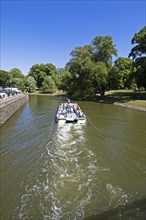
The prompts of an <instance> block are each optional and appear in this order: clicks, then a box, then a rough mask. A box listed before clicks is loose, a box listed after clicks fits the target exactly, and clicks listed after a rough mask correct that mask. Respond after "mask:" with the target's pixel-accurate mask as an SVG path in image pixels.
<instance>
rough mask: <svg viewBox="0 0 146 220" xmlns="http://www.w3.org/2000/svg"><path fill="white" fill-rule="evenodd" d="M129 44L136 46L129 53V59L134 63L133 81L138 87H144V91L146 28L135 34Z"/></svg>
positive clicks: (145, 82) (145, 80)
mask: <svg viewBox="0 0 146 220" xmlns="http://www.w3.org/2000/svg"><path fill="white" fill-rule="evenodd" d="M131 43H132V44H133V45H135V44H136V45H135V46H134V47H133V48H132V50H131V52H130V53H129V57H132V58H133V60H134V61H135V62H134V66H135V67H136V71H135V79H136V82H137V85H138V87H144V88H145V90H146V26H144V27H143V28H142V29H141V30H140V31H139V32H138V33H135V35H134V37H133V38H132V41H131Z"/></svg>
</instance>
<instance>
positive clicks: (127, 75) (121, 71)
mask: <svg viewBox="0 0 146 220" xmlns="http://www.w3.org/2000/svg"><path fill="white" fill-rule="evenodd" d="M108 78H109V79H108V80H109V87H110V89H124V88H128V89H129V88H130V87H132V86H133V84H134V81H133V60H131V59H129V58H125V57H119V58H118V59H116V60H115V62H114V66H113V67H112V69H111V71H110V72H109V76H108Z"/></svg>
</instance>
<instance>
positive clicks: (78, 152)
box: [0, 96, 146, 220]
mask: <svg viewBox="0 0 146 220" xmlns="http://www.w3.org/2000/svg"><path fill="white" fill-rule="evenodd" d="M64 101H65V100H63V98H59V97H48V96H30V97H29V102H28V103H27V104H25V105H24V106H23V107H22V108H21V109H20V110H19V111H17V112H16V113H15V114H14V115H13V116H12V117H11V118H10V119H9V120H8V121H7V122H6V123H5V124H4V125H3V126H2V127H1V148H0V154H1V174H0V177H1V180H0V181H1V195H0V196H1V197H0V198H1V201H0V202H1V214H0V216H1V220H11V219H12V220H92V219H97V220H114V219H115V220H121V219H122V220H123V219H124V220H139V219H145V217H146V213H145V210H146V206H145V204H146V199H145V198H146V190H145V186H146V164H145V162H146V136H145V135H146V127H145V126H146V125H145V123H146V116H145V112H142V111H138V110H133V109H128V108H122V107H118V106H112V105H109V104H103V103H100V104H99V103H95V102H82V101H79V102H78V104H79V105H80V107H81V109H82V110H83V112H84V113H85V114H86V117H87V122H86V124H84V125H76V124H66V125H58V124H57V123H55V121H54V117H55V113H56V110H57V107H58V105H59V104H60V103H61V102H64Z"/></svg>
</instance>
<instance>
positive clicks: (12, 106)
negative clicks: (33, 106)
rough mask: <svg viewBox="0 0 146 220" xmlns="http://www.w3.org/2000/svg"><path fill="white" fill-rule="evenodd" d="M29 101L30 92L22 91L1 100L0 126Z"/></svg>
mask: <svg viewBox="0 0 146 220" xmlns="http://www.w3.org/2000/svg"><path fill="white" fill-rule="evenodd" d="M27 101H28V94H26V93H22V94H18V95H15V96H12V97H9V98H7V99H4V100H0V126H1V125H2V124H4V123H5V121H7V119H9V118H10V117H11V116H12V115H13V114H14V113H15V112H16V111H17V110H18V109H19V108H20V107H21V106H22V105H24V104H25V103H26V102H27Z"/></svg>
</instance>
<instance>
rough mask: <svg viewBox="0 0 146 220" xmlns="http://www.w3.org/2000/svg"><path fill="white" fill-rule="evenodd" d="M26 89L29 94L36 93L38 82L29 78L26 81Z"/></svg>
mask: <svg viewBox="0 0 146 220" xmlns="http://www.w3.org/2000/svg"><path fill="white" fill-rule="evenodd" d="M26 88H27V91H28V92H34V91H36V89H37V82H36V80H35V79H34V78H33V77H32V76H28V78H27V80H26Z"/></svg>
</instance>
